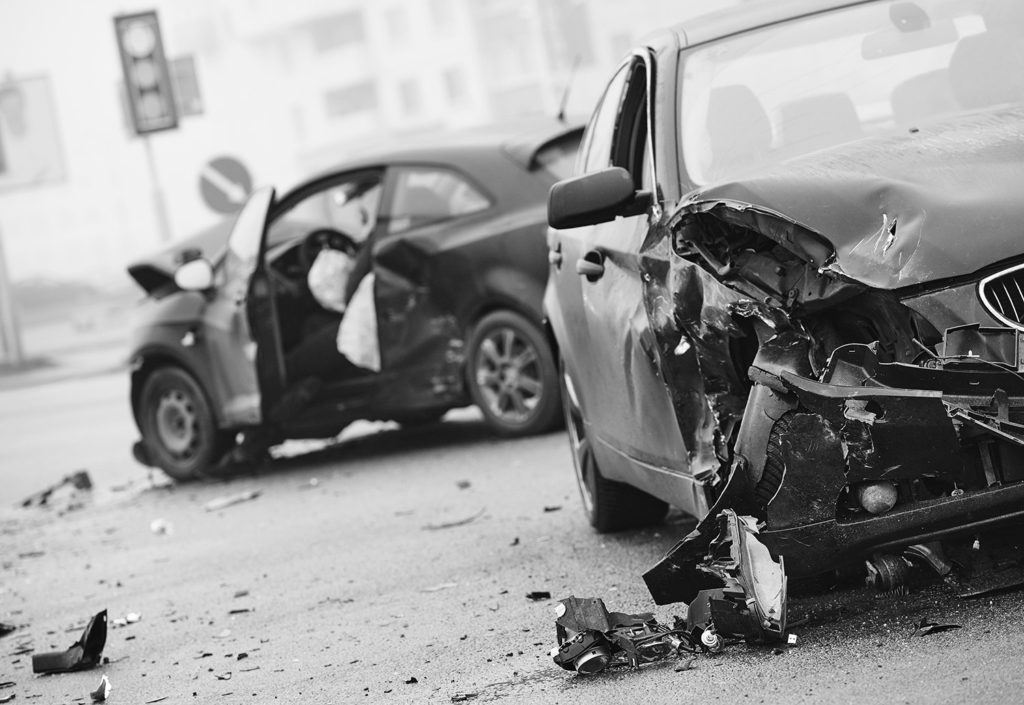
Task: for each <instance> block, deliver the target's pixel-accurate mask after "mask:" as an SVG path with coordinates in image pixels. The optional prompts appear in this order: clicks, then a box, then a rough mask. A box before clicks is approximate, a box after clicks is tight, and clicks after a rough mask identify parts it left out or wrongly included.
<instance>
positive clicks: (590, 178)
mask: <svg viewBox="0 0 1024 705" xmlns="http://www.w3.org/2000/svg"><path fill="white" fill-rule="evenodd" d="M652 200H653V199H652V197H651V193H650V192H649V191H637V190H636V187H635V186H634V185H633V177H632V176H630V175H629V172H628V171H626V170H625V169H623V168H622V167H618V166H613V167H610V168H608V169H602V170H601V171H596V172H594V173H592V174H584V175H583V176H577V177H574V178H572V179H565V180H564V181H559V182H558V183H557V184H555V185H554V186H552V187H551V191H550V193H548V225H550V226H551V227H552V228H556V229H558V230H563V229H565V228H579V227H582V226H584V225H597V224H598V223H607V222H609V221H611V220H615V218H616V217H617V216H620V215H621V216H631V215H640V214H641V213H643V212H644V211H645V210H647V209H648V208H649V207H650V205H651V203H652Z"/></svg>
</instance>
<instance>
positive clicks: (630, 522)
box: [559, 364, 668, 534]
mask: <svg viewBox="0 0 1024 705" xmlns="http://www.w3.org/2000/svg"><path fill="white" fill-rule="evenodd" d="M559 368H560V370H561V383H562V407H563V409H564V412H565V427H566V430H567V431H568V435H569V449H570V450H571V451H572V463H573V468H574V469H575V471H576V486H577V487H578V488H579V491H580V498H581V499H582V500H583V511H584V512H585V513H586V515H587V519H588V521H589V522H590V525H591V526H592V527H594V529H596V530H597V531H598V533H602V534H605V533H611V532H615V531H623V530H625V529H636V528H639V527H643V526H650V525H652V524H658V523H660V522H661V521H662V520H663V519H664V518H665V515H666V514H667V513H668V503H667V502H663V501H662V500H660V499H658V498H657V497H654V496H652V495H649V494H647V493H646V492H644V491H643V490H639V489H637V488H635V487H633V486H632V485H627V484H625V483H623V482H615V481H613V480H609V479H607V478H605V477H604V476H603V475H602V474H601V471H600V469H599V468H598V465H597V458H596V457H595V456H594V451H593V446H592V443H591V440H590V438H589V437H588V435H587V428H586V423H585V422H584V419H583V411H582V410H581V409H580V405H579V400H578V399H577V396H576V394H575V392H574V390H573V386H572V380H571V379H570V378H569V377H568V376H567V374H566V372H565V366H564V364H563V365H560V366H559Z"/></svg>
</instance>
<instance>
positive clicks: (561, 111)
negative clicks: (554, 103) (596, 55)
mask: <svg viewBox="0 0 1024 705" xmlns="http://www.w3.org/2000/svg"><path fill="white" fill-rule="evenodd" d="M579 65H580V55H579V54H577V55H576V56H574V57H573V58H572V67H571V68H570V69H569V78H567V79H566V81H565V90H563V91H562V102H561V103H559V105H558V116H557V117H558V122H561V123H563V124H564V123H565V108H566V106H567V105H568V104H569V92H570V91H571V90H572V82H573V79H575V78H576V69H577V68H579Z"/></svg>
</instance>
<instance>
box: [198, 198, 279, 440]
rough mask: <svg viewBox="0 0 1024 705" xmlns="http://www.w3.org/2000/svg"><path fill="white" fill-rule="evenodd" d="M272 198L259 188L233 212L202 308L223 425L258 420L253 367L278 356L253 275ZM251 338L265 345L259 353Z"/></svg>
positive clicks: (265, 295)
mask: <svg viewBox="0 0 1024 705" xmlns="http://www.w3.org/2000/svg"><path fill="white" fill-rule="evenodd" d="M273 200H274V190H273V189H272V188H264V189H260V190H258V191H256V192H255V193H253V195H252V196H251V197H250V198H249V200H248V202H246V204H245V206H243V208H242V210H241V211H240V212H239V214H238V217H237V218H236V219H235V224H234V226H233V227H232V229H231V235H230V236H229V237H228V241H227V249H226V251H225V253H224V257H223V259H222V260H221V262H220V264H219V266H218V269H217V275H216V277H217V278H216V280H215V287H214V289H213V291H212V293H211V295H210V301H209V303H208V305H207V306H206V309H205V310H204V312H203V329H202V331H203V335H204V336H205V338H206V343H207V347H208V349H209V352H210V358H211V359H210V368H211V370H213V374H212V375H211V379H213V380H214V384H215V385H217V387H218V389H217V394H215V395H214V396H215V398H216V399H219V400H221V402H220V403H221V417H222V418H223V420H224V422H225V423H226V425H227V426H229V427H239V426H249V425H257V424H259V423H261V422H262V419H263V410H262V406H261V400H262V395H261V386H260V375H259V373H258V372H257V365H258V364H260V366H261V367H262V368H266V367H267V366H268V365H271V366H272V365H274V364H275V360H276V359H279V358H276V357H275V351H274V350H273V346H274V342H275V337H274V335H273V331H272V330H271V329H272V326H273V320H272V317H271V318H270V319H269V320H265V317H266V316H267V315H268V314H267V306H268V305H272V297H270V296H269V292H268V291H266V289H267V285H266V281H265V279H263V278H262V277H259V276H258V274H259V272H261V271H262V269H263V262H262V260H263V250H264V247H265V237H264V235H265V232H266V221H267V213H268V211H269V209H270V206H271V204H272V203H273ZM268 301H269V302H270V303H268ZM254 319H255V326H254V325H253V323H254ZM268 324H269V326H270V328H271V329H268ZM257 341H260V342H261V344H262V345H263V346H266V348H267V349H266V350H263V351H261V345H258V344H257Z"/></svg>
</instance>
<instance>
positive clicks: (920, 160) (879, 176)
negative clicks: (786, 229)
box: [680, 106, 1024, 289]
mask: <svg viewBox="0 0 1024 705" xmlns="http://www.w3.org/2000/svg"><path fill="white" fill-rule="evenodd" d="M1022 134H1024V107H1021V106H1016V107H1014V108H1006V109H1002V110H992V111H986V112H983V113H971V114H969V115H963V116H959V117H957V118H955V119H952V120H947V121H944V122H941V123H938V122H936V123H931V124H922V125H921V126H920V128H919V129H914V130H912V131H909V132H907V133H906V134H902V135H890V136H886V137H875V138H866V139H862V140H858V141H855V142H850V143H846V144H842V145H838V146H836V147H833V148H829V149H827V150H822V151H819V152H815V153H813V154H809V155H805V156H802V157H800V158H797V159H793V160H790V161H787V162H784V163H781V164H779V165H776V166H773V167H771V168H770V169H767V170H763V171H758V172H754V173H752V174H751V175H750V176H749V177H747V178H743V179H739V180H736V181H732V182H729V183H721V184H716V185H713V186H710V187H707V188H705V189H702V190H701V191H699V192H695V193H693V194H692V195H691V196H690V197H688V198H687V199H686V201H685V202H684V203H683V204H682V205H681V208H680V210H681V211H685V210H689V209H696V208H706V207H707V206H708V204H711V203H716V202H719V203H723V204H725V205H727V206H729V207H732V208H737V209H739V210H743V209H748V208H749V209H752V210H755V211H757V210H760V211H766V212H768V213H770V214H773V215H775V216H778V217H781V218H782V219H784V220H787V221H791V222H794V223H796V224H798V225H801V226H803V227H805V228H808V229H810V230H811V231H813V232H815V233H817V234H819V235H821V236H822V237H823V238H825V239H826V240H828V242H829V243H831V245H832V246H833V247H834V248H835V257H834V260H833V261H832V263H831V268H833V269H834V270H836V271H839V272H841V273H843V274H845V275H846V276H848V277H851V278H853V279H856V280H858V281H860V282H862V283H864V284H867V285H869V286H873V287H876V288H881V289H896V288H900V287H905V286H913V285H917V284H924V283H927V282H932V281H936V280H943V279H948V278H952V277H960V276H964V275H970V274H973V273H975V272H977V271H978V270H981V269H983V268H985V267H987V266H988V265H991V264H993V263H996V262H999V261H1001V260H1006V259H1008V258H1012V257H1015V256H1019V255H1021V254H1022V253H1024V237H1022V235H1024V139H1021V135H1022Z"/></svg>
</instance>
